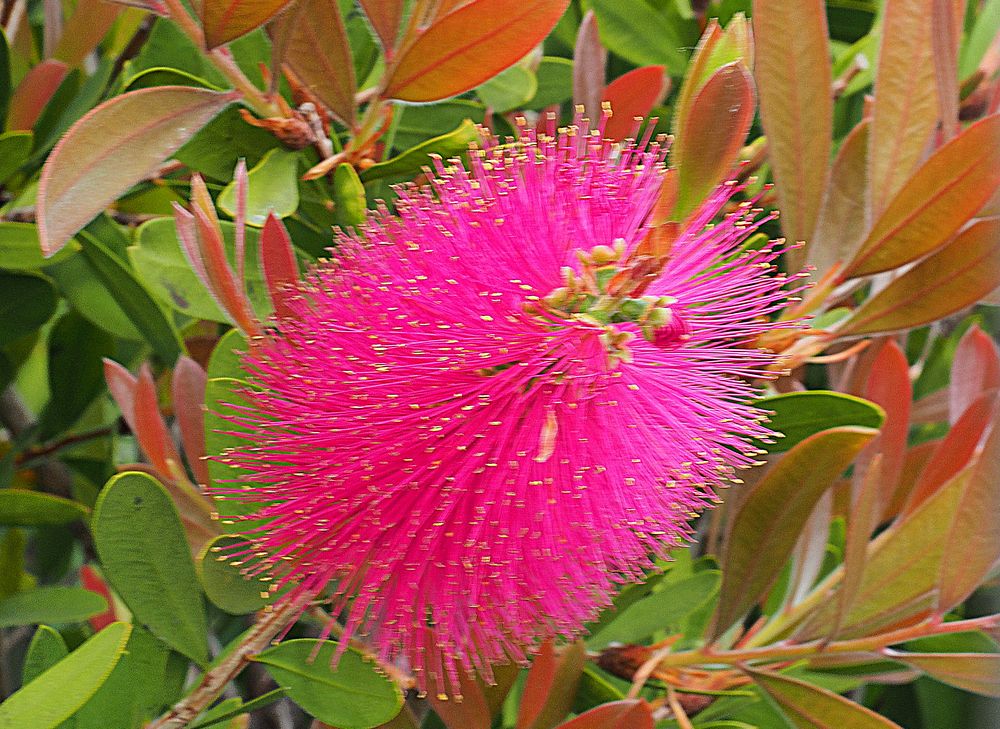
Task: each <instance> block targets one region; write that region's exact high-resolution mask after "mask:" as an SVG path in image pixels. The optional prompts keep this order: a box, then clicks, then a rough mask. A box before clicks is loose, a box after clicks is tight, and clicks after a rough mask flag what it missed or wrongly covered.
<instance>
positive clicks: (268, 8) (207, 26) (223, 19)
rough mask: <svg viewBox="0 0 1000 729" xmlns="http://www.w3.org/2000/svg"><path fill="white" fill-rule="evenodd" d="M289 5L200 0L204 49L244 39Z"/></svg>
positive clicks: (284, 1) (278, 0)
mask: <svg viewBox="0 0 1000 729" xmlns="http://www.w3.org/2000/svg"><path fill="white" fill-rule="evenodd" d="M289 4H291V0H202V2H201V3H200V5H201V24H202V27H203V28H204V30H205V45H206V46H208V48H210V49H211V48H215V47H216V46H221V45H222V44H223V43H228V42H229V41H231V40H235V39H236V38H239V37H240V36H241V35H246V34H247V33H249V32H250V31H251V30H254V29H256V28H259V27H260V26H262V25H264V23H266V22H267V21H269V20H270V19H271V18H273V17H274V16H275V15H277V14H278V13H280V12H281V11H282V10H283V9H284V8H285V7H286V6H288V5H289Z"/></svg>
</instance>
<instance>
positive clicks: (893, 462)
mask: <svg viewBox="0 0 1000 729" xmlns="http://www.w3.org/2000/svg"><path fill="white" fill-rule="evenodd" d="M863 392H864V395H865V397H866V398H867V399H868V400H870V401H872V402H874V403H876V404H877V405H879V406H880V407H881V408H882V410H883V411H884V412H885V414H886V418H885V423H884V424H883V426H882V432H881V434H880V435H879V437H878V440H876V441H875V442H874V443H873V444H872V445H871V447H870V448H869V449H867V450H866V451H865V454H864V455H863V456H862V458H861V459H860V461H861V463H862V464H863V463H865V462H867V461H868V459H869V458H870V457H871V456H872V455H873V454H875V453H880V454H881V455H882V477H881V479H880V481H881V495H880V497H879V507H880V514H881V513H884V511H885V509H886V507H887V506H888V504H890V503H891V502H892V501H893V496H894V494H895V491H896V488H897V486H898V484H899V479H900V476H901V475H902V472H903V464H904V463H905V461H906V445H907V439H908V436H909V430H910V410H911V407H912V404H911V401H912V399H913V386H912V385H911V384H910V369H909V364H908V363H907V361H906V355H905V354H904V353H903V350H902V349H901V348H900V347H899V345H897V344H896V342H895V341H894V340H891V339H889V340H886V342H885V344H883V346H882V347H881V348H880V349H879V350H878V352H877V354H876V356H875V358H874V360H873V362H872V367H871V371H870V372H869V374H868V379H867V380H866V381H865V385H864V391H863Z"/></svg>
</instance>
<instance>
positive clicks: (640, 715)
mask: <svg viewBox="0 0 1000 729" xmlns="http://www.w3.org/2000/svg"><path fill="white" fill-rule="evenodd" d="M654 725H655V721H654V720H653V712H652V710H651V709H650V708H649V704H647V703H646V702H645V701H643V700H642V699H625V700H623V701H611V702H609V703H607V704H601V705H600V706H597V707H595V708H593V709H591V710H590V711H586V712H584V713H583V714H580V716H577V717H574V718H572V719H570V720H569V721H567V722H566V723H565V724H560V725H559V729H653V727H654Z"/></svg>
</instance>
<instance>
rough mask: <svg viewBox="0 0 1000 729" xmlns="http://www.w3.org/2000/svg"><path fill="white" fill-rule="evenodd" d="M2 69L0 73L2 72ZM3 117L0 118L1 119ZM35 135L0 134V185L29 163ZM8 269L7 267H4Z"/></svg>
mask: <svg viewBox="0 0 1000 729" xmlns="http://www.w3.org/2000/svg"><path fill="white" fill-rule="evenodd" d="M2 70H3V69H2V68H0V72H2ZM2 118H3V117H2V116H0V119H2ZM33 139H34V135H33V134H32V133H31V132H6V133H5V134H0V185H2V184H3V183H5V182H6V181H7V180H8V179H9V178H10V176H11V175H13V174H14V173H15V172H17V169H18V167H20V166H21V165H23V164H24V163H25V162H27V161H28V157H30V156H31V147H32V143H33ZM4 267H5V268H6V265H5V266H4Z"/></svg>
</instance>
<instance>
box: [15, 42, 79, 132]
mask: <svg viewBox="0 0 1000 729" xmlns="http://www.w3.org/2000/svg"><path fill="white" fill-rule="evenodd" d="M68 73H69V66H67V65H66V64H65V63H63V62H62V61H57V60H55V59H54V58H50V59H47V60H45V61H42V62H41V63H39V64H38V65H37V66H35V67H33V68H32V69H31V70H30V71H28V73H27V75H26V76H25V77H24V78H23V79H21V83H20V84H18V86H17V89H15V90H14V93H13V95H11V98H10V108H9V110H8V111H7V130H8V131H15V132H16V131H26V130H28V129H31V128H32V127H33V126H35V123H36V122H37V121H38V118H39V117H40V116H41V115H42V113H43V112H44V111H45V108H46V105H47V104H48V103H49V101H50V100H51V99H52V97H53V95H54V94H55V93H56V91H57V90H58V88H59V85H60V84H61V83H62V82H63V80H64V79H65V78H66V75H67V74H68Z"/></svg>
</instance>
